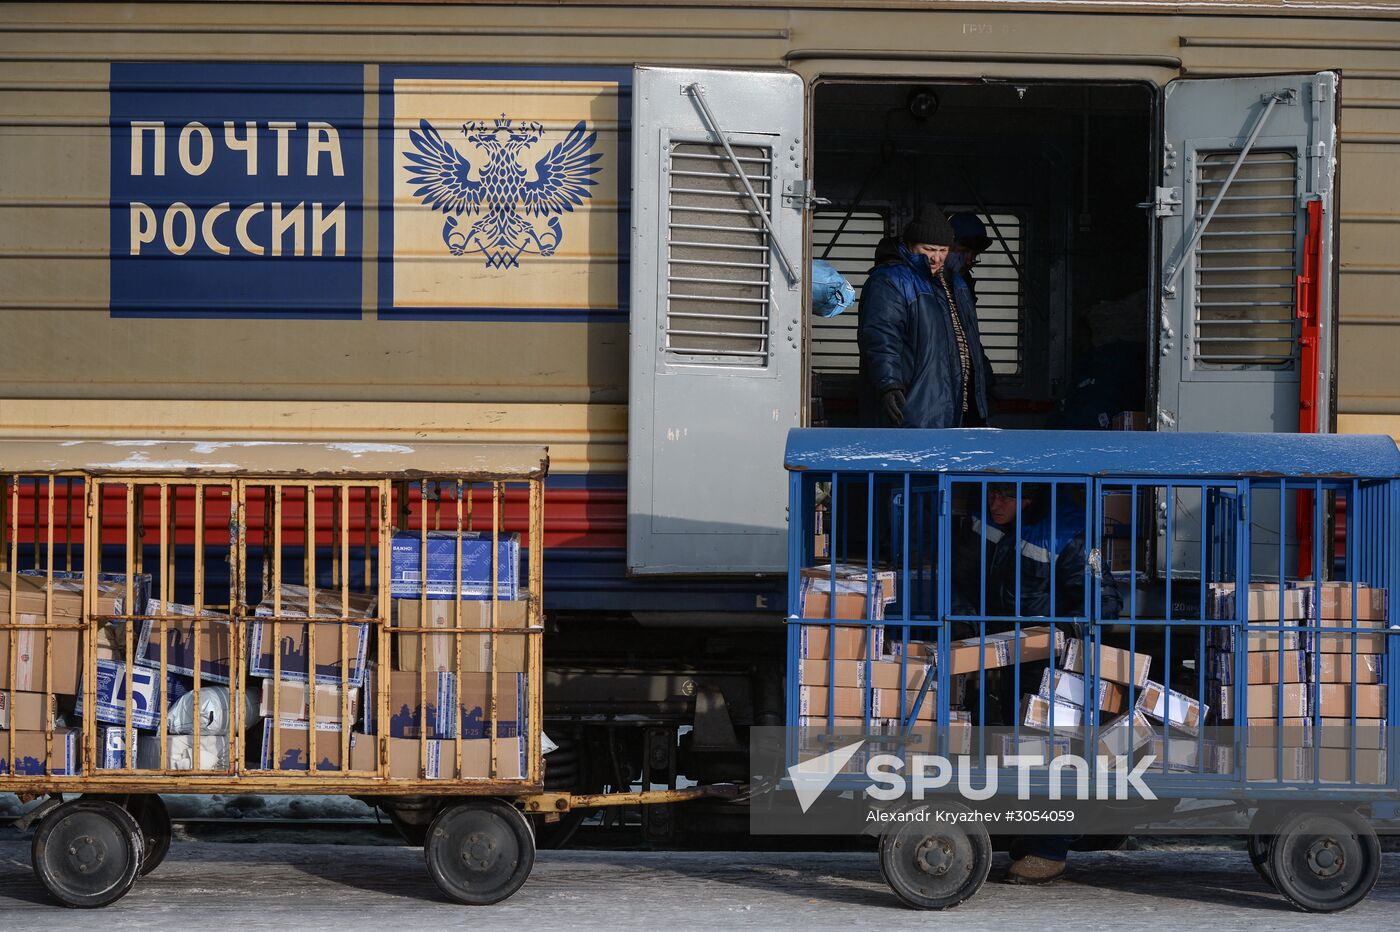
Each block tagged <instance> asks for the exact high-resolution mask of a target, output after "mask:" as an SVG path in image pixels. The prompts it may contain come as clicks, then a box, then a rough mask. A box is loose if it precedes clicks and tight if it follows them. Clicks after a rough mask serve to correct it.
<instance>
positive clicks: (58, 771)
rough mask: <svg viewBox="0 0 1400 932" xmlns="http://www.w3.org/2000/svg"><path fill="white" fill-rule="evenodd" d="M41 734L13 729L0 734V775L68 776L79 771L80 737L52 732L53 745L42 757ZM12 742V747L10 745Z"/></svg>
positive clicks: (74, 733)
mask: <svg viewBox="0 0 1400 932" xmlns="http://www.w3.org/2000/svg"><path fill="white" fill-rule="evenodd" d="M44 735H45V733H44V732H42V731H24V730H21V729H15V730H11V731H3V732H0V774H13V775H21V774H23V775H27V776H34V777H42V776H44V775H45V774H46V773H47V774H49V775H53V776H59V775H63V776H68V775H72V774H76V773H78V772H80V771H81V770H82V763H83V749H82V741H81V738H82V733H81V732H78V731H75V730H73V729H70V728H56V729H54V731H53V733H52V735H53V737H52V741H53V744H52V745H51V748H50V750H49V752H48V754H47V756H46V755H45V753H44V742H45V741H46V740H48V739H46V738H45V737H44ZM12 742H13V743H12Z"/></svg>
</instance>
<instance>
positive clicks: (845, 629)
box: [798, 625, 885, 660]
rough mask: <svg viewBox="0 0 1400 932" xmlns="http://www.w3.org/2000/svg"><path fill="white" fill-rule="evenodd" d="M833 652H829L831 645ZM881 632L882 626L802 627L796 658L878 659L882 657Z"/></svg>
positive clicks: (883, 632)
mask: <svg viewBox="0 0 1400 932" xmlns="http://www.w3.org/2000/svg"><path fill="white" fill-rule="evenodd" d="M833 641H834V642H835V650H831V649H830V646H829V645H831V643H832V642H833ZM884 647H885V629H884V627H883V626H882V625H873V626H871V627H868V628H867V627H865V626H864V625H830V626H828V625H802V626H801V627H800V629H799V630H798V656H799V657H802V658H804V659H807V660H826V659H827V658H828V657H831V656H835V657H836V659H838V660H864V659H865V658H866V656H867V654H866V651H867V649H868V650H870V652H871V653H870V654H869V656H871V657H872V658H875V659H879V657H880V656H881V654H883V653H884Z"/></svg>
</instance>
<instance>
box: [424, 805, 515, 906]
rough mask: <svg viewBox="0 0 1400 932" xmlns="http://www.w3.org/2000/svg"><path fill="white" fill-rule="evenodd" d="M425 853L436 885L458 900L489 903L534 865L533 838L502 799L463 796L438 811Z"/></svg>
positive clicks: (496, 900)
mask: <svg viewBox="0 0 1400 932" xmlns="http://www.w3.org/2000/svg"><path fill="white" fill-rule="evenodd" d="M423 853H424V856H425V858H426V859H427V861H428V872H429V873H430V874H432V877H433V882H434V883H436V884H437V885H438V889H439V890H441V891H442V892H443V893H445V894H446V895H447V896H448V897H450V898H451V899H454V900H456V901H457V902H458V903H466V904H467V905H468V906H487V905H490V904H491V903H499V902H500V901H501V900H504V899H505V898H506V897H508V896H510V895H511V894H512V893H514V892H515V891H516V890H519V889H520V887H521V885H522V884H524V883H525V879H526V878H527V877H529V876H530V869H531V868H532V867H534V865H535V836H534V833H532V832H531V831H530V823H529V822H527V821H526V820H525V816H524V815H523V814H522V813H521V812H520V810H519V809H517V808H515V807H514V806H512V805H511V804H510V803H508V802H506V801H505V800H501V799H492V798H481V799H466V800H463V801H462V802H460V803H456V804H455V805H451V806H448V807H446V808H445V809H443V810H442V811H441V812H439V813H438V815H437V818H435V819H433V823H432V825H430V826H429V827H428V838H427V843H426V844H425V845H424V848H423Z"/></svg>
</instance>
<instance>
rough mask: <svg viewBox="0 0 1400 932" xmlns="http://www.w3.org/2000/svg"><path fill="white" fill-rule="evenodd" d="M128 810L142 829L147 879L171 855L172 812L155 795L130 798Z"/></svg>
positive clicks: (144, 865) (143, 875) (142, 868)
mask: <svg viewBox="0 0 1400 932" xmlns="http://www.w3.org/2000/svg"><path fill="white" fill-rule="evenodd" d="M126 810H127V812H130V813H131V817H132V818H134V819H135V820H136V824H137V826H138V827H140V829H141V839H142V841H143V842H144V843H145V855H144V856H143V857H142V858H141V876H142V877H145V876H146V875H147V874H149V873H150V872H151V871H153V870H155V869H156V868H157V867H159V866H160V862H161V861H164V860H165V856H166V855H167V854H169V853H170V838H171V835H172V834H173V829H172V827H171V825H170V811H169V810H168V809H166V808H165V801H164V800H162V799H161V798H160V797H159V796H157V795H155V794H154V793H151V794H143V795H140V796H132V797H130V799H128V800H127V804H126Z"/></svg>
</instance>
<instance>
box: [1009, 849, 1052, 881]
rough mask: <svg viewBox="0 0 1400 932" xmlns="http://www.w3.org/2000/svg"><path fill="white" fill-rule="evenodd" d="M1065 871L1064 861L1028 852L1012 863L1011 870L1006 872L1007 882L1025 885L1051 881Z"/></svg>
mask: <svg viewBox="0 0 1400 932" xmlns="http://www.w3.org/2000/svg"><path fill="white" fill-rule="evenodd" d="M1064 872H1065V862H1064V861H1052V860H1050V859H1049V858H1042V857H1037V856H1035V855H1034V854H1028V855H1026V856H1025V857H1023V858H1021V859H1020V860H1019V861H1013V862H1012V863H1011V868H1010V870H1008V871H1007V872H1006V882H1007V883H1014V884H1023V885H1032V884H1040V883H1049V882H1050V881H1052V880H1055V879H1058V878H1059V877H1061V876H1062V875H1063V874H1064Z"/></svg>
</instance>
